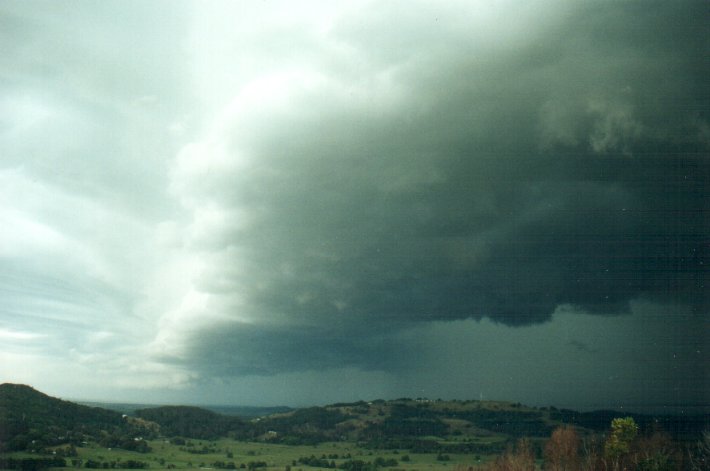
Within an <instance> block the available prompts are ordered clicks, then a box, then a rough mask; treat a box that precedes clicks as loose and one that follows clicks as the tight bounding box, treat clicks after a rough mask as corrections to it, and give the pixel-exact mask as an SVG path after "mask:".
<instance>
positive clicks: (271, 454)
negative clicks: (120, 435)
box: [5, 439, 494, 471]
mask: <svg viewBox="0 0 710 471" xmlns="http://www.w3.org/2000/svg"><path fill="white" fill-rule="evenodd" d="M149 445H150V447H151V451H150V452H149V453H138V452H132V451H126V450H121V449H115V448H114V449H111V448H104V447H100V446H98V445H96V444H86V445H85V446H82V447H76V452H77V456H74V457H67V458H65V459H66V462H67V465H68V466H69V468H67V469H72V468H73V469H76V468H85V466H86V463H87V462H89V461H93V462H96V463H100V464H101V465H100V466H101V467H103V466H104V465H103V463H107V466H108V467H111V463H115V465H114V466H115V467H116V469H118V468H120V467H121V466H120V464H121V463H124V464H125V463H128V462H130V461H133V462H142V463H146V465H147V467H148V468H149V469H177V470H198V469H219V468H222V467H225V466H226V467H228V469H231V468H232V464H233V467H234V468H236V469H247V470H248V469H249V468H250V467H251V468H254V466H255V464H257V463H258V465H261V466H260V467H257V468H256V470H257V471H258V470H263V471H275V470H286V469H287V468H288V469H290V470H291V471H318V470H324V469H331V468H325V467H317V466H309V465H306V464H303V463H300V462H299V459H300V458H306V459H308V458H311V457H314V458H317V459H325V460H327V462H328V463H331V462H332V463H334V464H335V465H336V466H337V465H340V464H343V463H345V462H348V461H350V460H361V461H363V462H374V461H375V460H377V459H378V458H380V459H383V460H394V461H396V462H397V464H396V465H393V466H383V467H382V468H381V469H385V470H386V469H389V470H395V469H396V470H407V471H432V470H444V469H453V468H454V467H457V465H464V466H466V467H468V466H472V465H475V464H480V463H482V462H486V461H487V460H489V459H493V458H494V457H492V456H479V455H472V454H447V455H444V456H441V455H437V454H432V453H410V452H406V451H398V450H369V449H364V448H360V447H358V446H357V445H356V444H355V443H350V442H337V443H321V444H318V445H303V446H289V445H278V444H269V443H263V442H259V443H256V442H241V441H235V440H229V439H220V440H216V441H207V440H188V441H187V442H186V445H177V444H173V443H170V442H169V441H167V440H152V441H149ZM5 456H12V457H15V458H23V457H28V458H29V457H32V458H37V457H39V456H38V455H36V454H30V453H20V452H18V453H11V454H8V455H5ZM250 463H251V466H250ZM264 464H265V465H266V466H265V467H264ZM258 465H257V466H258Z"/></svg>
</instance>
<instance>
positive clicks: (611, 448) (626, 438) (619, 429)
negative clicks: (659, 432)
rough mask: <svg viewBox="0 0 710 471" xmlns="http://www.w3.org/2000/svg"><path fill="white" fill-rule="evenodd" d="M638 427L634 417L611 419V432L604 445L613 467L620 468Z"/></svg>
mask: <svg viewBox="0 0 710 471" xmlns="http://www.w3.org/2000/svg"><path fill="white" fill-rule="evenodd" d="M638 429H639V428H638V425H636V422H635V421H634V419H633V417H624V418H623V419H622V418H616V419H614V420H612V421H611V434H610V435H609V438H607V440H606V443H605V445H604V455H605V457H606V458H607V459H609V460H610V462H611V464H612V466H613V469H618V468H619V464H620V462H621V460H622V459H623V458H624V457H625V456H626V455H627V454H628V453H629V450H630V449H631V442H633V441H634V438H636V434H637V433H638Z"/></svg>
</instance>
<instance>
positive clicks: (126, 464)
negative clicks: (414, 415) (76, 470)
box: [72, 460, 149, 469]
mask: <svg viewBox="0 0 710 471" xmlns="http://www.w3.org/2000/svg"><path fill="white" fill-rule="evenodd" d="M72 464H73V465H74V466H77V465H79V461H78V460H72ZM148 467H149V466H148V463H146V462H145V461H138V460H125V461H121V460H118V461H97V460H86V461H85V462H84V468H88V469H145V468H148Z"/></svg>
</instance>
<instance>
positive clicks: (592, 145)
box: [173, 2, 710, 372]
mask: <svg viewBox="0 0 710 471" xmlns="http://www.w3.org/2000/svg"><path fill="white" fill-rule="evenodd" d="M544 6H545V8H541V9H540V10H536V9H533V8H532V7H530V9H524V8H522V9H517V10H515V11H512V12H511V13H510V19H509V21H510V23H508V22H506V21H504V20H506V19H508V18H507V17H506V18H498V17H496V18H495V19H497V20H499V21H501V23H500V24H501V27H500V28H496V27H493V28H491V26H490V25H487V24H486V23H487V21H488V20H492V19H493V18H483V19H481V18H479V17H478V14H479V13H481V15H483V13H484V12H478V11H476V8H475V7H474V6H468V7H467V6H465V5H455V6H452V5H447V6H445V7H439V6H437V7H434V6H433V5H428V4H427V5H423V6H422V7H421V8H418V7H415V6H409V7H406V6H404V5H396V6H394V5H391V6H390V7H389V8H392V9H393V10H392V11H388V9H387V7H385V8H384V10H383V9H380V8H378V9H367V10H365V11H362V12H357V13H356V14H354V15H353V16H352V17H349V18H347V19H344V20H342V21H341V22H336V23H335V24H334V25H333V26H332V28H331V29H330V30H329V31H328V33H327V34H326V35H325V36H324V37H323V38H322V41H321V43H320V48H325V51H323V50H320V49H319V50H318V51H312V50H310V49H309V48H308V47H305V48H304V49H303V50H297V51H296V52H295V54H303V55H304V56H306V57H311V55H318V57H319V62H318V64H316V65H313V64H309V65H308V66H307V67H305V68H303V69H295V70H292V69H289V68H288V67H285V69H284V70H283V71H281V70H279V71H278V72H276V73H274V74H273V75H269V76H267V77H261V78H259V81H258V82H256V84H255V85H253V86H254V87H255V88H257V90H256V91H255V93H257V94H260V95H258V96H259V98H258V99H254V98H253V95H251V94H244V96H242V95H240V96H238V97H237V98H236V99H235V102H233V103H232V104H231V105H230V108H229V110H227V112H226V113H225V116H224V117H223V118H222V121H221V122H219V123H218V124H216V125H215V127H214V128H213V129H212V130H211V131H212V132H211V133H210V134H209V137H208V139H206V140H205V141H201V142H199V143H196V144H194V145H193V146H192V147H189V148H186V149H184V150H183V154H181V155H180V156H179V158H178V166H177V168H176V170H175V173H174V174H173V175H174V177H175V180H174V181H173V183H174V184H175V186H176V188H177V189H178V190H177V191H178V192H182V193H181V194H187V195H189V197H190V198H193V199H195V200H199V201H200V203H199V205H197V206H196V208H195V209H194V211H193V223H192V227H193V228H194V232H195V234H196V237H195V238H194V239H193V241H192V242H193V243H194V244H195V248H196V250H200V251H201V253H203V254H204V256H205V257H206V258H205V259H206V260H209V262H208V263H207V264H206V265H207V266H206V268H205V271H202V272H200V275H199V285H198V286H195V288H196V290H198V291H199V293H200V294H201V295H203V296H204V297H205V299H206V304H205V305H204V306H202V307H201V309H203V310H204V312H205V315H210V314H209V313H210V312H213V311H214V312H218V313H219V316H220V318H221V319H220V321H219V322H217V323H216V324H215V325H211V326H210V327H208V328H206V329H205V331H204V332H197V333H195V332H191V333H190V334H189V335H187V337H188V339H189V341H188V342H187V345H188V346H190V348H195V349H197V350H199V351H200V353H201V354H200V355H188V356H189V357H191V358H199V359H201V360H200V361H204V360H206V363H208V364H210V365H213V366H215V367H218V368H219V367H220V366H223V367H225V368H228V369H232V368H235V366H236V365H243V367H244V369H245V371H249V370H250V369H251V368H252V367H254V365H260V366H259V367H258V368H261V369H263V371H264V372H278V371H282V370H284V371H290V370H292V369H293V368H304V369H308V368H320V367H323V366H327V365H328V364H329V363H330V362H331V361H332V362H335V363H337V364H341V363H345V364H354V365H356V366H361V367H366V368H370V367H377V366H378V365H379V366H382V365H383V364H382V363H379V362H380V361H381V360H382V359H383V358H390V356H389V355H383V354H382V352H381V347H380V348H373V347H372V342H371V341H370V340H371V339H372V333H373V331H375V332H378V335H383V334H384V336H385V337H386V336H387V333H388V332H389V333H391V334H394V333H396V332H397V331H399V330H401V329H406V328H408V327H410V326H412V325H416V324H417V323H420V322H428V321H439V320H456V319H467V318H472V319H481V318H483V317H488V318H490V319H492V320H494V321H495V322H500V323H504V324H508V325H527V324H533V323H539V322H545V321H548V320H549V319H550V318H551V315H552V313H553V312H554V311H555V309H556V308H558V307H559V306H564V305H571V306H574V307H576V308H577V309H579V310H581V311H584V312H588V313H593V314H600V315H614V314H625V313H629V303H630V302H631V301H635V300H645V301H653V302H658V303H661V304H674V305H685V306H689V307H690V308H691V309H692V310H693V312H695V313H696V314H697V315H703V314H705V313H706V312H707V308H708V294H707V290H706V289H705V287H704V282H705V279H706V277H707V275H706V271H705V270H704V268H703V261H704V259H705V258H706V257H707V244H706V234H707V233H708V229H709V227H708V219H707V218H706V217H704V216H705V208H706V206H707V199H706V198H707V188H706V182H707V181H709V180H708V177H710V175H708V165H707V155H706V152H707V144H708V141H707V136H706V135H705V134H704V133H705V132H706V126H707V116H706V111H707V109H708V108H707V106H706V104H707V103H705V102H706V101H707V94H706V93H704V90H706V89H707V85H706V84H705V83H704V79H703V77H704V76H705V75H706V72H708V70H707V64H705V62H704V61H700V60H698V53H699V52H700V51H702V50H704V49H705V48H706V46H707V44H706V34H705V28H704V27H703V26H702V25H701V24H699V22H700V21H702V18H703V15H702V14H701V13H702V11H701V10H702V9H703V8H704V7H702V6H700V5H698V4H695V5H685V8H683V9H678V8H676V6H670V5H663V4H661V3H657V4H654V7H656V8H652V7H650V6H649V5H648V4H643V5H642V4H634V3H623V2H621V3H618V4H610V3H603V4H598V5H596V6H588V7H583V8H569V7H568V8H562V10H563V11H561V12H560V13H558V14H551V13H549V11H550V8H552V5H544ZM537 7H540V5H537ZM539 11H545V12H546V14H545V15H543V14H542V13H539ZM395 12H402V15H404V17H405V18H406V27H403V28H392V29H390V28H387V26H386V25H387V24H389V23H388V22H389V21H394V20H393V19H394V18H397V15H396V14H395ZM511 23H512V24H513V25H514V26H515V27H513V26H512V25H511ZM277 32H278V31H277ZM269 34H273V33H272V32H269ZM298 39H300V38H297V40H298ZM323 44H325V45H326V46H329V47H325V46H324V45H323ZM288 52H289V53H292V51H291V50H289V51H288ZM277 54H278V52H277ZM277 57H279V58H280V56H278V55H277ZM284 61H285V62H286V63H288V61H289V57H287V58H285V59H284ZM343 64H347V65H348V66H349V67H348V68H347V69H346V70H343ZM260 87H261V89H259V88H260ZM247 90H249V87H247ZM262 94H263V95H262ZM196 162H199V166H197V167H195V166H193V164H195V163H196ZM193 204H194V203H193ZM206 208H208V209H206ZM213 303H214V304H213ZM215 341H216V344H215ZM385 343H386V342H385ZM202 345H205V346H207V348H206V349H205V351H202V350H201V348H202ZM215 345H217V346H218V347H217V348H215ZM209 351H214V352H215V353H214V355H211V354H210V353H209ZM225 352H226V353H227V358H225ZM232 352H235V357H234V358H231V353H232ZM272 356H273V358H275V359H276V360H274V361H273V362H271V361H269V358H271V357H272ZM216 358H219V359H220V360H219V361H216V362H215V361H213V360H214V359H216ZM283 358H288V359H289V361H287V362H282V359H283Z"/></svg>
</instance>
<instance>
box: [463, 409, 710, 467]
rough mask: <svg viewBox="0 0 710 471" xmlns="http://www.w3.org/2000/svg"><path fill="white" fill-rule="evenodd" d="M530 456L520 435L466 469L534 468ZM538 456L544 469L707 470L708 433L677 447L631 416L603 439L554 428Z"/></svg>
mask: <svg viewBox="0 0 710 471" xmlns="http://www.w3.org/2000/svg"><path fill="white" fill-rule="evenodd" d="M535 457H536V452H535V449H534V447H533V444H532V442H530V440H529V439H526V438H523V439H520V440H519V441H518V443H517V444H516V446H514V447H510V448H509V449H508V450H507V451H506V452H505V453H503V454H502V455H500V456H499V457H498V458H497V459H496V460H495V461H493V462H492V463H488V464H487V465H484V466H478V467H475V468H474V467H469V468H467V471H474V470H475V471H534V470H535V469H536V468H535ZM543 458H544V465H543V467H544V469H545V470H550V471H681V470H691V471H702V470H707V469H710V467H709V465H710V434H707V433H706V434H705V436H704V439H703V441H701V442H700V443H699V444H698V445H697V447H695V448H691V449H683V448H682V447H681V446H679V445H678V444H677V443H675V442H674V441H673V440H672V439H671V437H670V436H669V435H667V434H664V433H662V432H658V431H656V432H653V433H651V434H646V435H641V434H639V426H638V425H637V424H636V422H635V421H634V419H633V418H632V417H625V418H615V419H613V420H612V422H611V428H610V430H608V433H607V434H606V436H605V438H604V439H599V438H594V437H588V438H582V437H580V436H579V435H578V433H577V431H576V429H575V428H573V427H571V426H562V427H558V428H557V429H555V430H554V431H553V432H552V435H551V436H550V439H549V440H548V441H547V442H546V444H545V446H544V449H543ZM457 468H464V469H466V467H457ZM458 471H463V469H459V470H458Z"/></svg>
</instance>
